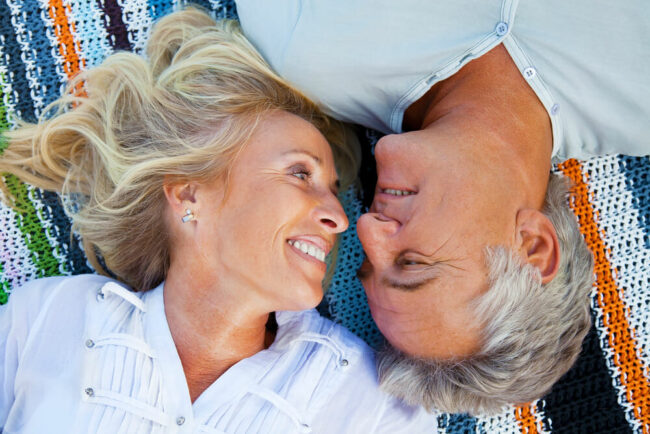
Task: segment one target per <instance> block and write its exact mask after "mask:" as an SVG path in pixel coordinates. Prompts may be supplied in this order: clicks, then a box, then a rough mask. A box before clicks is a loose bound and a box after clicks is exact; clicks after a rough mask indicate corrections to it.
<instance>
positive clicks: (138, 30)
mask: <svg viewBox="0 0 650 434" xmlns="http://www.w3.org/2000/svg"><path fill="white" fill-rule="evenodd" d="M122 18H123V20H124V24H125V25H126V29H127V32H128V35H129V41H130V42H131V46H132V47H133V51H134V52H135V53H138V54H141V53H143V51H144V47H145V46H146V44H147V40H148V39H149V33H150V31H151V26H152V25H153V20H152V19H151V16H150V15H149V4H148V2H147V1H146V0H124V1H123V2H122Z"/></svg>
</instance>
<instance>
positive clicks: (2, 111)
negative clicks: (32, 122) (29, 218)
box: [0, 73, 9, 273]
mask: <svg viewBox="0 0 650 434" xmlns="http://www.w3.org/2000/svg"><path fill="white" fill-rule="evenodd" d="M5 83H6V82H5V75H4V74H2V73H0V154H2V151H4V150H5V148H6V147H7V141H6V140H5V137H4V135H3V134H2V132H3V131H7V130H8V129H9V122H8V121H7V108H6V107H5V104H4V101H5V93H4V88H5ZM1 272H2V269H0V273H1Z"/></svg>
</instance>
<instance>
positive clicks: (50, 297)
mask: <svg viewBox="0 0 650 434" xmlns="http://www.w3.org/2000/svg"><path fill="white" fill-rule="evenodd" d="M0 309H1V310H0V355H1V357H0V427H1V428H2V432H4V433H13V432H21V433H44V432H47V433H66V434H68V433H111V434H114V433H175V432H178V433H283V434H284V433H294V432H295V433H309V432H314V433H373V432H387V433H388V432H390V433H396V432H404V433H423V432H435V430H436V417H435V415H431V414H427V413H425V412H424V411H423V410H421V409H420V408H413V407H408V406H406V405H405V404H403V403H401V402H400V401H398V400H396V399H394V398H391V397H389V396H388V395H386V394H384V393H382V392H380V391H379V390H378V388H377V387H378V386H377V375H376V371H375V365H374V354H373V352H372V350H371V349H370V348H369V347H368V346H367V345H365V343H363V342H362V341H361V340H360V339H359V338H357V337H356V336H354V335H353V334H352V333H350V332H349V331H348V330H346V329H345V328H343V327H341V326H339V325H337V324H335V323H333V322H331V321H329V320H327V319H325V318H323V317H321V316H320V315H318V313H317V312H316V311H314V310H309V311H303V312H278V313H277V314H276V318H277V322H278V331H277V335H276V338H275V341H274V342H273V344H272V345H271V346H270V347H269V348H268V349H266V350H264V351H261V352H259V353H257V354H255V355H254V356H252V357H249V358H247V359H244V360H241V361H240V362H238V363H237V364H235V365H234V366H233V367H231V368H230V369H229V370H228V371H226V372H225V373H224V374H223V375H222V376H221V377H219V379H217V381H215V382H214V383H213V384H212V385H211V386H210V387H208V388H207V389H206V390H205V391H204V392H203V394H201V396H199V397H198V399H196V401H195V402H194V403H192V402H191V400H190V396H189V391H188V388H187V383H186V380H185V376H184V373H183V368H182V365H181V362H180V359H179V357H178V353H177V352H176V347H175V345H174V342H173V340H172V336H171V333H170V331H169V327H168V325H167V319H166V318H165V310H164V304H163V285H160V286H159V287H157V288H156V289H154V290H151V291H149V292H145V293H133V292H131V291H129V290H128V289H126V288H125V287H124V286H122V285H121V284H119V283H117V282H116V281H114V280H111V279H108V278H106V277H102V276H97V275H82V276H75V277H54V278H46V279H40V280H36V281H33V282H30V283H28V284H27V285H25V286H24V287H22V288H19V289H17V290H14V291H13V293H12V295H11V300H10V302H9V303H8V304H7V305H5V306H2V307H1V308H0Z"/></svg>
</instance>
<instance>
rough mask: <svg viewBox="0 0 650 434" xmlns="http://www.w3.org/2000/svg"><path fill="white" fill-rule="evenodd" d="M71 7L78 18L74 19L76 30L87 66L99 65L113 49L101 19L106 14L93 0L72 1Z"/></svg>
mask: <svg viewBox="0 0 650 434" xmlns="http://www.w3.org/2000/svg"><path fill="white" fill-rule="evenodd" d="M70 7H71V9H72V15H73V17H74V18H77V19H75V20H74V25H75V32H76V33H77V36H78V39H79V43H80V44H79V45H80V46H81V56H82V57H83V58H84V60H85V61H86V68H92V67H94V66H97V65H99V64H100V63H101V62H102V60H104V58H105V57H106V55H107V54H109V53H110V52H111V51H112V50H111V46H110V44H109V43H108V35H107V33H106V30H105V28H104V22H103V21H102V20H101V19H102V18H103V15H104V14H103V12H102V11H101V10H100V9H99V8H98V7H97V4H96V3H95V2H93V1H76V2H70Z"/></svg>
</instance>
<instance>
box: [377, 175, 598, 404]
mask: <svg viewBox="0 0 650 434" xmlns="http://www.w3.org/2000/svg"><path fill="white" fill-rule="evenodd" d="M566 196H567V188H566V184H565V179H563V178H562V177H560V176H559V175H551V177H550V179H549V184H548V188H547V191H546V200H545V204H544V208H543V210H542V211H543V212H544V214H545V215H546V216H548V217H549V219H550V220H551V222H552V223H553V226H554V227H555V230H556V233H557V236H558V241H559V244H560V257H561V259H560V267H559V271H558V273H557V275H556V276H555V278H554V279H553V280H552V281H550V282H549V283H547V284H542V282H541V277H540V274H539V270H538V269H537V268H535V267H533V266H532V265H530V264H527V263H523V261H522V260H521V259H520V258H519V257H518V256H517V255H516V254H515V253H514V252H512V251H511V249H507V248H504V247H497V248H488V249H487V254H486V259H487V263H488V268H489V280H490V289H489V290H488V291H487V292H486V293H485V294H484V295H482V296H480V297H479V298H478V299H477V300H476V304H475V306H474V307H475V310H474V312H475V313H476V316H477V319H478V321H479V322H480V323H481V324H482V325H483V339H482V341H483V342H482V345H481V349H480V350H479V351H478V352H477V353H476V354H473V355H471V356H469V357H466V358H463V359H457V360H425V359H418V358H414V357H410V356H408V355H406V354H404V353H402V352H400V351H398V350H396V349H394V348H392V347H387V348H385V349H384V350H383V351H382V352H381V353H380V354H379V356H378V370H379V376H380V382H381V385H382V388H383V389H384V390H385V391H387V392H388V393H391V394H393V395H396V396H399V397H401V398H403V399H404V400H405V401H407V402H409V403H411V404H420V405H423V406H425V407H426V408H428V409H430V410H432V409H436V410H438V411H444V412H448V413H460V412H463V413H464V412H468V413H471V414H474V415H476V414H489V413H496V412H498V411H501V410H503V408H504V406H505V405H507V404H511V403H523V402H528V401H533V400H535V399H538V398H541V397H542V396H543V395H544V394H546V393H547V392H548V391H549V390H550V389H551V386H553V384H554V383H555V382H556V381H557V380H559V379H560V377H561V376H562V375H564V374H565V373H566V372H567V371H568V370H569V369H570V368H571V366H573V363H574V362H575V360H576V359H577V358H578V355H579V354H580V350H581V348H582V341H583V339H584V337H585V336H586V334H587V332H588V331H589V328H590V326H591V316H590V310H589V301H590V298H589V293H590V291H591V288H592V285H593V268H594V260H593V256H592V255H591V253H590V252H589V249H588V248H587V245H586V243H585V241H584V239H583V238H582V235H581V234H580V229H579V227H578V224H577V221H576V218H575V215H574V214H573V213H572V212H571V210H570V209H569V206H568V203H567V198H566Z"/></svg>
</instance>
